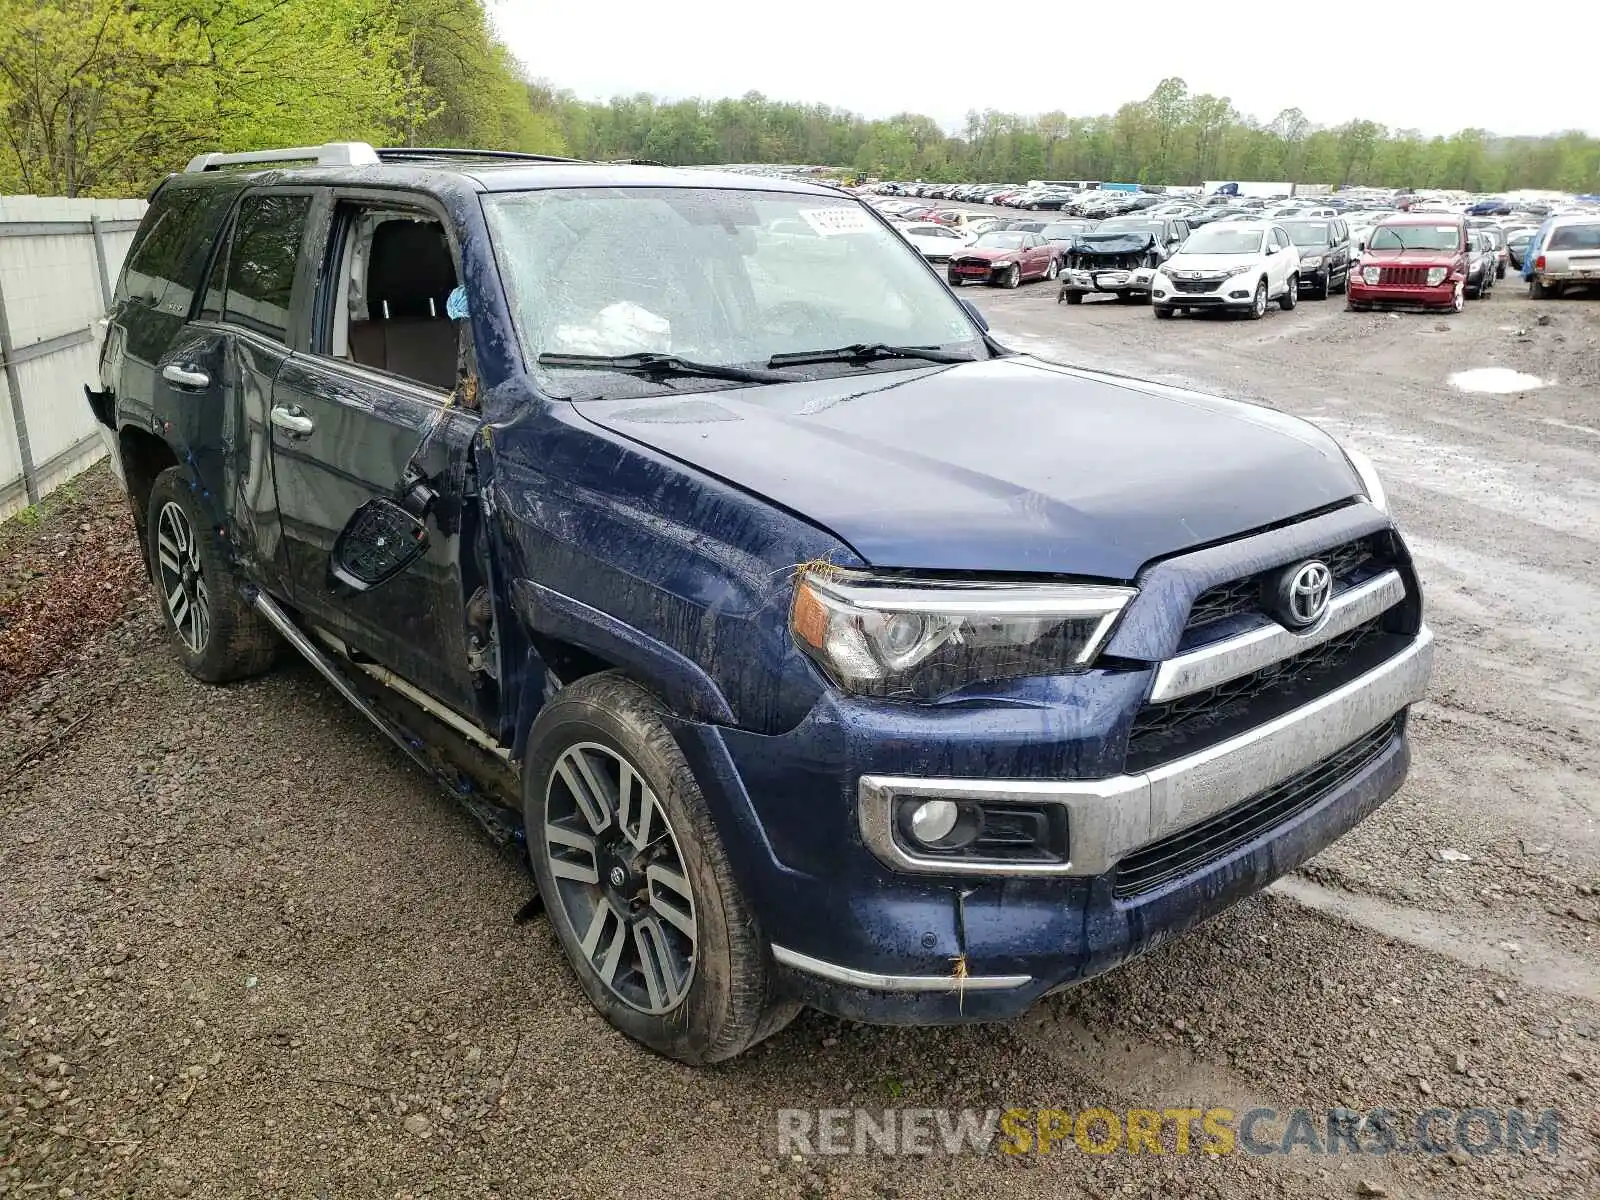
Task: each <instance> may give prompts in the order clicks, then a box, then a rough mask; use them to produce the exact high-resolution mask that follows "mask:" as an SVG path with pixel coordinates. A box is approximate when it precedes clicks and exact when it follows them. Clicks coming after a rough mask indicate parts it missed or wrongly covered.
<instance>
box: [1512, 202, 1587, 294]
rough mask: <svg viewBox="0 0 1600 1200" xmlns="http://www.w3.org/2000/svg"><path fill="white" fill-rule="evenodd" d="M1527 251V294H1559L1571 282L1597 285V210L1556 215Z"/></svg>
mask: <svg viewBox="0 0 1600 1200" xmlns="http://www.w3.org/2000/svg"><path fill="white" fill-rule="evenodd" d="M1528 253H1530V254H1531V255H1533V262H1532V264H1531V265H1530V266H1529V267H1528V268H1527V271H1528V295H1529V296H1531V297H1533V299H1535V300H1542V299H1544V298H1545V297H1548V296H1559V295H1561V293H1562V292H1564V291H1566V290H1567V287H1568V286H1569V285H1570V284H1579V285H1583V284H1587V285H1589V286H1590V287H1591V288H1592V287H1596V286H1600V213H1582V214H1575V215H1573V216H1567V217H1557V218H1556V219H1555V220H1554V222H1552V224H1551V226H1550V231H1549V233H1548V234H1546V236H1545V238H1544V240H1543V241H1542V242H1535V244H1534V245H1532V246H1529V247H1528Z"/></svg>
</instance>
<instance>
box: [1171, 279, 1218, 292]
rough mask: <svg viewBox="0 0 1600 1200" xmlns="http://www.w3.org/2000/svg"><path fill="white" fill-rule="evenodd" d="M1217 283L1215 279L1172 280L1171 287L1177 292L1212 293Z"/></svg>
mask: <svg viewBox="0 0 1600 1200" xmlns="http://www.w3.org/2000/svg"><path fill="white" fill-rule="evenodd" d="M1219 282H1220V280H1216V279H1174V280H1173V281H1172V287H1173V290H1174V291H1179V292H1212V291H1215V290H1216V288H1217V284H1218V283H1219Z"/></svg>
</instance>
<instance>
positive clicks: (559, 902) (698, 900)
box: [523, 672, 800, 1066]
mask: <svg viewBox="0 0 1600 1200" xmlns="http://www.w3.org/2000/svg"><path fill="white" fill-rule="evenodd" d="M661 716H662V707H661V705H660V703H659V702H658V701H657V700H656V698H655V697H654V696H652V695H651V694H650V693H649V692H647V691H645V690H644V689H643V688H642V687H640V686H639V685H638V684H636V683H633V682H632V681H630V680H628V679H625V678H623V677H622V676H620V675H617V674H615V673H612V672H606V673H603V674H599V675H591V676H589V677H587V678H585V679H581V680H579V681H578V682H577V683H574V684H572V685H570V686H569V687H566V688H563V689H562V690H561V691H560V692H559V693H558V694H557V695H556V697H555V698H554V699H553V700H552V701H551V702H550V703H549V704H547V705H546V706H545V707H544V709H543V710H542V711H541V712H540V713H539V716H538V718H537V720H535V721H534V724H533V729H532V730H531V731H530V733H529V735H528V751H527V757H526V760H525V767H524V770H523V815H524V819H525V821H526V827H527V829H528V850H529V858H530V860H531V862H532V864H533V872H534V877H535V878H536V879H537V881H538V884H539V894H540V895H541V896H542V897H543V898H544V902H545V909H546V911H547V912H548V913H549V914H550V923H551V927H552V929H553V930H554V931H555V934H556V938H557V940H558V941H559V942H560V943H561V949H562V951H563V952H564V953H565V954H566V956H567V961H568V963H570V964H571V966H572V968H573V973H574V974H575V975H576V976H577V980H578V985H579V986H580V987H581V988H582V989H583V992H584V994H585V995H586V996H588V998H589V1001H590V1003H592V1004H593V1005H594V1006H595V1008H596V1009H598V1010H599V1012H600V1013H601V1014H602V1015H603V1016H604V1017H605V1018H606V1019H607V1020H608V1021H610V1022H611V1024H613V1025H614V1026H616V1027H617V1028H618V1029H619V1030H621V1031H622V1032H623V1033H625V1034H627V1035H628V1036H629V1037H631V1038H633V1039H634V1040H635V1041H637V1042H640V1043H642V1044H643V1045H645V1046H648V1047H649V1048H650V1049H652V1050H654V1051H655V1052H656V1053H658V1054H662V1055H665V1056H666V1057H668V1058H673V1059H677V1060H678V1061H679V1062H683V1063H688V1064H689V1065H691V1066H704V1065H706V1064H709V1063H715V1062H721V1061H723V1060H725V1059H729V1058H732V1057H734V1056H735V1055H737V1054H739V1053H741V1052H742V1051H744V1050H746V1049H748V1048H749V1047H751V1046H753V1045H755V1044H756V1043H757V1042H759V1041H761V1040H762V1039H763V1038H766V1037H769V1036H771V1035H772V1034H774V1033H776V1032H777V1031H778V1030H780V1029H782V1028H783V1027H784V1026H785V1025H787V1024H788V1023H789V1022H790V1021H791V1020H792V1019H793V1018H794V1015H795V1014H796V1013H797V1012H799V1010H800V1006H799V1004H798V1003H796V1002H794V1001H791V1000H783V999H780V998H778V996H777V995H776V987H775V975H774V971H773V967H772V958H771V951H770V950H769V948H768V946H767V942H766V939H765V938H764V937H763V936H762V934H761V931H760V928H759V925H758V923H757V921H756V918H755V916H754V914H753V913H751V911H750V909H749V907H748V906H747V904H746V902H745V900H744V897H743V896H742V895H741V894H740V891H739V887H738V884H737V883H736V882H735V881H734V877H733V870H732V868H731V867H730V866H729V864H728V856H727V852H726V851H725V850H724V848H723V845H722V840H721V838H720V837H719V836H718V834H717V828H716V824H715V822H714V821H713V819H712V816H711V811H710V809H709V808H708V807H707V805H706V801H705V797H704V796H703V795H702V794H701V792H700V786H699V784H698V783H697V782H696V781H695V778H694V775H693V773H692V772H691V771H690V770H689V765H688V763H687V762H685V761H684V758H683V754H682V752H681V751H680V750H679V749H678V744H677V742H676V741H675V740H674V739H673V737H672V734H671V732H670V731H669V730H668V729H667V726H666V725H665V723H663V721H662V719H661ZM580 743H588V744H590V745H598V746H600V747H603V748H606V749H608V750H609V751H610V752H611V753H613V754H616V755H620V756H621V757H622V758H624V759H626V760H627V762H628V764H629V765H630V766H631V767H632V768H633V770H634V771H635V772H636V773H637V775H638V777H639V778H640V779H642V780H643V782H644V783H645V784H646V785H648V787H649V788H650V789H651V791H652V792H653V793H654V795H655V798H656V801H657V804H658V805H659V810H660V812H661V813H662V814H664V815H665V818H666V823H667V825H668V826H669V829H670V832H671V835H672V836H671V838H670V839H666V840H669V841H670V842H671V843H672V847H673V848H674V849H675V850H676V851H677V854H678V856H679V858H680V859H681V865H682V875H683V878H684V879H685V880H687V883H688V887H689V890H690V892H691V894H692V899H693V910H692V913H691V920H692V921H693V924H694V926H695V932H696V936H695V938H694V943H693V947H692V949H693V955H692V962H693V969H692V974H691V975H690V976H689V979H688V985H687V988H686V990H685V991H684V993H683V995H682V997H681V998H680V999H679V1000H678V1001H677V1002H676V1004H675V1005H674V1006H673V1007H671V1008H670V1009H668V1010H666V1011H662V1012H659V1013H652V1012H647V1011H644V1010H643V1009H641V1008H639V1007H637V1006H636V1005H634V1004H631V1003H629V1002H628V1001H627V1000H626V999H624V998H623V997H622V996H621V995H619V994H617V993H616V992H615V991H613V989H612V987H611V986H610V985H608V984H607V983H606V981H605V980H603V979H602V978H601V977H600V975H599V973H598V972H597V971H596V970H595V968H594V966H593V965H592V964H591V963H590V961H589V957H588V955H586V954H585V953H584V951H583V949H582V934H583V932H584V931H579V930H577V929H575V928H574V924H573V920H572V918H571V916H570V915H569V912H568V909H567V907H566V905H565V901H564V898H563V897H564V895H565V894H564V893H562V892H560V891H558V882H557V879H556V877H555V875H554V873H553V869H552V867H551V861H550V860H551V853H550V848H549V840H548V839H547V838H546V837H545V836H544V833H543V831H544V829H545V816H546V812H547V811H548V809H549V807H550V803H551V800H550V798H551V794H552V791H554V790H555V789H554V787H553V784H552V780H553V778H555V777H556V775H557V772H556V766H557V763H558V762H559V761H561V758H562V755H563V754H565V753H566V752H567V751H569V750H570V749H572V748H573V747H575V746H577V745H578V744H580ZM562 786H565V785H562ZM617 823H618V824H619V825H620V824H621V822H620V821H619V822H617ZM602 836H603V833H602ZM663 838H664V835H658V836H657V837H655V838H653V839H651V844H652V846H655V845H657V844H659V843H662V842H663ZM623 852H625V853H626V852H629V851H628V850H627V848H626V847H624V848H623ZM573 886H574V887H577V888H581V887H583V886H584V885H582V884H581V883H578V884H574V885H573ZM645 888H646V892H649V890H650V885H649V884H646V885H645ZM652 910H653V905H651V904H647V905H646V906H645V908H644V909H643V910H641V913H642V915H644V916H646V917H648V916H649V915H650V911H652ZM613 969H615V968H613Z"/></svg>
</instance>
